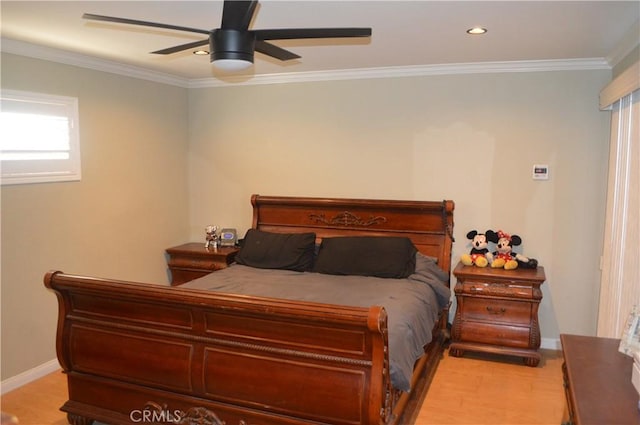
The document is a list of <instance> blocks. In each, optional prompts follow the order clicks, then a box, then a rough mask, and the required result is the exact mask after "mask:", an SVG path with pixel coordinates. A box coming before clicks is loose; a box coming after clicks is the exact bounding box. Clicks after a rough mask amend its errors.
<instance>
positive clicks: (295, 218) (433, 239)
mask: <svg viewBox="0 0 640 425" xmlns="http://www.w3.org/2000/svg"><path fill="white" fill-rule="evenodd" d="M251 204H252V205H253V223H252V227H253V228H254V229H259V230H264V231H267V232H275V233H301V232H315V233H316V235H317V238H318V242H319V241H320V240H322V238H325V237H335V236H364V235H366V236H405V237H408V238H409V239H411V240H412V241H413V243H414V245H415V246H416V248H418V250H419V251H420V252H421V253H423V254H425V255H428V256H431V257H436V258H437V259H438V265H440V267H441V268H442V269H443V270H444V271H446V272H447V273H448V272H450V270H451V246H452V243H453V209H454V202H453V201H439V202H431V201H395V200H376V199H341V198H300V197H286V196H260V195H253V196H252V197H251Z"/></svg>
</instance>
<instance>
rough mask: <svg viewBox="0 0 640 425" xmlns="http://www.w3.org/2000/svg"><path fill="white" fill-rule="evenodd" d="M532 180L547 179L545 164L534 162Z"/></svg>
mask: <svg viewBox="0 0 640 425" xmlns="http://www.w3.org/2000/svg"><path fill="white" fill-rule="evenodd" d="M533 179H534V180H549V166H548V165H546V164H535V165H534V166H533Z"/></svg>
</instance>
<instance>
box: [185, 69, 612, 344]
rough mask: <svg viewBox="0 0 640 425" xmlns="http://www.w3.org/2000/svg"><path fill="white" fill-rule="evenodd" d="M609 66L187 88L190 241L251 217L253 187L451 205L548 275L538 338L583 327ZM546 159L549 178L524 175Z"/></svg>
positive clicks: (595, 256)
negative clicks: (601, 101)
mask: <svg viewBox="0 0 640 425" xmlns="http://www.w3.org/2000/svg"><path fill="white" fill-rule="evenodd" d="M610 77H611V73H610V72H609V71H571V72H568V71H567V72H537V73H503V74H482V75H477V74H476V75H450V76H430V77H411V78H388V79H367V80H353V81H333V82H316V83H300V84H284V85H262V86H247V87H230V88H210V89H197V90H191V91H190V97H189V108H190V111H189V121H190V123H189V128H190V131H191V136H190V148H189V182H190V183H189V187H190V207H191V208H190V214H191V218H190V223H191V237H192V239H195V238H201V234H202V229H203V227H204V226H205V225H206V224H208V223H212V224H217V225H222V226H231V227H237V228H238V229H239V231H240V233H243V232H244V231H245V230H246V228H247V227H248V226H249V225H250V220H251V208H250V204H249V197H250V195H251V194H252V193H260V194H263V195H307V196H337V197H341V196H342V197H365V198H366V197H369V198H391V199H421V200H441V199H445V198H446V199H453V200H454V201H455V202H456V211H455V221H456V223H455V237H456V243H455V245H454V257H459V255H460V254H461V253H463V252H467V251H468V250H469V248H470V247H469V246H468V244H467V242H468V241H467V240H466V238H465V235H466V233H467V232H468V231H469V230H472V229H479V230H485V229H488V228H492V229H503V230H505V231H507V232H509V233H513V234H518V235H520V236H521V237H522V238H523V240H524V244H523V247H522V249H521V251H520V252H522V253H524V254H525V255H529V256H531V257H534V258H537V259H538V260H539V261H540V263H541V264H542V265H543V266H544V267H545V270H546V272H547V277H548V280H547V283H546V284H545V285H544V300H543V302H542V305H541V310H540V321H541V328H542V336H543V338H549V339H551V340H555V339H557V338H558V334H559V332H560V331H561V332H567V333H578V334H594V333H595V326H596V314H597V299H598V287H599V268H598V266H599V257H600V252H601V244H602V233H603V221H604V206H605V191H606V182H605V179H606V175H607V155H608V132H609V114H608V113H606V112H600V111H599V110H598V93H599V91H600V89H601V88H602V87H603V86H604V85H606V83H607V82H608V81H609V79H610ZM534 164H548V165H549V166H550V169H551V177H550V179H549V181H533V180H532V178H531V173H532V166H533V165H534Z"/></svg>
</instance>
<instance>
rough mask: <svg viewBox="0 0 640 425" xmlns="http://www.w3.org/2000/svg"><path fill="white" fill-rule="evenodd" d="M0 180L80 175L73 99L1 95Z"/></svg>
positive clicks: (26, 180)
mask: <svg viewBox="0 0 640 425" xmlns="http://www.w3.org/2000/svg"><path fill="white" fill-rule="evenodd" d="M0 100H1V102H2V107H1V108H0V166H1V168H2V173H1V174H2V184H3V185H7V184H20V183H42V182H59V181H71V180H80V143H79V136H78V134H79V131H78V99H76V98H72V97H64V96H52V95H46V94H40V93H29V92H21V91H14V90H2V93H1V94H0Z"/></svg>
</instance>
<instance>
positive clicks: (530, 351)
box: [449, 263, 545, 366]
mask: <svg viewBox="0 0 640 425" xmlns="http://www.w3.org/2000/svg"><path fill="white" fill-rule="evenodd" d="M453 274H454V275H455V277H456V278H457V282H456V286H455V289H454V291H455V294H456V301H457V303H458V307H457V310H456V314H455V318H454V321H453V328H452V332H451V340H452V343H451V346H450V349H449V353H450V354H451V355H452V356H456V357H458V356H462V355H463V354H464V352H465V351H467V350H468V351H483V352H489V353H497V354H507V355H512V356H519V357H524V359H525V363H526V364H527V365H528V366H537V365H538V363H539V362H540V353H538V348H540V325H539V323H538V307H539V305H540V300H542V291H541V290H540V285H542V283H544V281H545V275H544V268H542V267H538V268H536V269H523V268H521V269H515V270H504V269H492V268H491V267H485V268H482V267H476V266H465V265H463V264H462V263H459V264H458V265H457V266H456V268H455V270H454V271H453Z"/></svg>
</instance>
